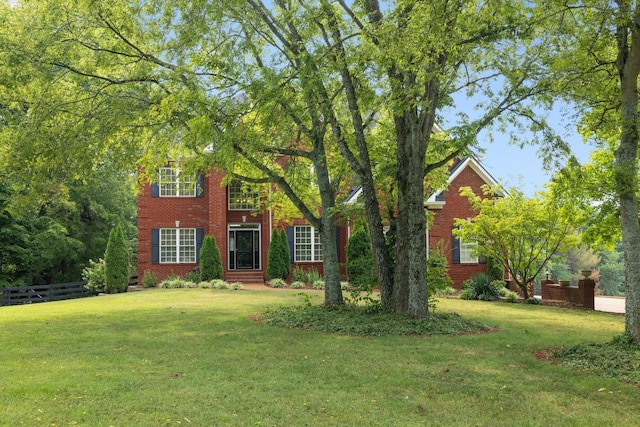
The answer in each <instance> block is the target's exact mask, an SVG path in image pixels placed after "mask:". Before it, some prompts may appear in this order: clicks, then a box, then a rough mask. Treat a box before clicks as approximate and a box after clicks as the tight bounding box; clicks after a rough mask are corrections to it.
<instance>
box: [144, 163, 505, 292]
mask: <svg viewBox="0 0 640 427" xmlns="http://www.w3.org/2000/svg"><path fill="white" fill-rule="evenodd" d="M157 176H158V179H157V182H154V183H152V184H147V185H145V186H144V187H143V189H142V192H141V194H140V195H139V196H138V274H139V277H141V278H142V276H143V274H144V272H145V271H146V270H150V271H153V272H154V273H155V274H156V275H157V277H158V279H159V280H162V279H164V278H166V277H168V276H170V275H172V274H176V275H180V276H184V275H185V274H186V273H188V272H190V271H193V270H194V269H196V268H197V266H198V262H199V252H200V246H201V243H202V239H203V237H204V236H205V235H212V236H214V237H215V239H216V242H217V244H218V248H219V249H220V255H221V258H222V265H223V270H224V277H225V279H226V280H227V281H242V282H245V283H262V282H264V280H265V272H266V267H267V266H266V263H267V253H268V248H269V242H270V239H271V232H272V230H273V229H274V228H276V227H278V228H281V229H282V228H285V227H286V231H287V239H288V242H289V248H290V252H291V262H292V264H294V265H299V266H301V267H302V268H303V269H305V270H306V269H309V268H312V267H313V268H316V269H317V270H318V272H319V273H320V274H322V245H321V242H320V239H319V237H318V234H317V233H316V231H315V230H314V228H313V227H311V226H309V225H308V224H307V223H306V222H305V221H304V220H302V219H299V220H295V221H293V222H292V223H290V224H276V223H275V220H274V215H273V212H271V211H266V212H260V211H258V207H259V197H258V195H257V194H248V193H247V191H246V189H244V188H243V187H242V185H240V183H237V182H232V183H231V184H229V185H228V186H226V187H225V186H222V180H223V177H224V175H223V173H221V172H219V171H216V170H211V171H210V172H209V174H208V175H201V176H199V177H197V178H192V179H189V178H188V177H184V176H182V175H181V174H180V172H179V169H177V168H175V167H171V166H168V167H165V168H161V169H159V170H158V175H157ZM194 180H195V182H194ZM194 184H195V185H194ZM483 184H489V185H494V184H496V182H495V180H494V179H493V178H491V176H490V175H489V174H488V173H487V172H486V171H485V170H484V168H483V167H482V166H481V165H480V162H479V161H478V160H476V159H475V158H472V157H470V158H467V159H463V160H459V161H457V162H456V163H455V164H454V165H453V166H452V167H451V169H450V177H449V185H448V187H447V190H444V191H439V192H437V193H434V194H433V195H432V196H431V197H430V198H429V199H428V200H427V202H426V203H425V208H427V209H429V210H432V211H433V212H434V214H435V215H434V221H433V224H432V226H431V227H430V229H429V230H427V231H426V233H427V236H428V239H427V241H428V244H429V245H430V247H436V246H438V247H442V248H447V259H448V262H449V264H450V270H449V274H450V275H451V277H452V279H453V280H454V285H455V286H456V287H458V288H459V287H460V284H461V283H462V281H463V280H465V279H467V278H469V277H471V276H472V275H473V274H475V273H476V272H479V271H484V270H485V269H486V265H485V264H483V263H481V262H479V260H478V259H477V258H473V257H472V256H471V250H472V248H473V244H467V243H465V242H459V241H458V240H456V239H455V238H453V236H452V227H453V220H454V218H469V217H472V216H473V212H472V211H471V207H470V205H469V202H468V201H467V200H466V198H464V197H461V196H460V195H459V194H458V189H459V188H460V187H463V186H470V187H471V188H473V190H474V191H475V192H476V193H477V194H481V190H480V186H481V185H483ZM358 194H359V192H358V191H353V192H352V193H351V194H350V196H349V197H348V198H347V201H348V200H355V199H356V198H357V196H358ZM350 233H351V230H350V227H349V226H348V225H345V226H341V227H339V228H338V230H337V237H338V239H337V240H338V245H339V262H340V263H341V264H344V263H346V251H345V246H346V243H347V242H348V239H349V236H350ZM343 273H344V272H343Z"/></svg>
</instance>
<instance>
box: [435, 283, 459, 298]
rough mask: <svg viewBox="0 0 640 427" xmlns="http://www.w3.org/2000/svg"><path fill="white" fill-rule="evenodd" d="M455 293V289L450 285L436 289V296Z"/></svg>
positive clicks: (446, 295)
mask: <svg viewBox="0 0 640 427" xmlns="http://www.w3.org/2000/svg"><path fill="white" fill-rule="evenodd" d="M455 294H456V290H455V289H454V288H452V287H451V286H448V287H446V288H444V289H436V296H438V297H441V298H447V297H450V296H453V295H455Z"/></svg>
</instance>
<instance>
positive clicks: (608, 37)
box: [538, 0, 640, 341]
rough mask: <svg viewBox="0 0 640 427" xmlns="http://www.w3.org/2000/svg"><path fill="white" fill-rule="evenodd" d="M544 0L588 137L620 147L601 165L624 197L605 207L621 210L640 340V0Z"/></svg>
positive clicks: (629, 322) (634, 327) (559, 63)
mask: <svg viewBox="0 0 640 427" xmlns="http://www.w3.org/2000/svg"><path fill="white" fill-rule="evenodd" d="M538 3H539V6H540V7H541V8H544V9H545V10H546V11H547V13H549V14H550V16H553V17H554V19H556V18H557V19H556V21H555V22H557V25H554V27H553V28H557V30H558V31H557V32H555V37H554V39H553V42H552V43H550V45H549V46H551V49H550V50H552V51H553V52H554V61H553V62H551V63H550V65H549V70H550V74H554V75H555V76H556V81H557V85H556V89H557V90H558V94H559V95H560V96H564V97H565V98H566V99H567V100H569V101H570V102H571V103H572V104H573V105H575V106H576V107H577V116H578V119H579V122H580V127H579V129H580V131H581V133H582V134H583V135H584V136H585V138H587V139H590V140H592V141H593V142H595V143H596V144H598V145H600V146H601V147H602V148H603V151H604V152H605V153H612V154H613V160H612V161H611V162H610V163H609V164H608V166H605V167H604V168H603V169H602V170H603V171H604V173H607V174H610V181H609V184H613V185H606V186H605V187H604V188H605V192H607V191H609V190H612V191H611V194H614V195H615V197H616V199H617V200H616V203H615V204H612V203H607V204H606V205H605V207H606V208H611V207H613V208H614V211H613V212H616V213H617V214H618V220H619V224H620V228H619V229H620V230H621V234H622V247H623V251H624V261H625V295H626V315H625V331H626V333H627V334H629V335H630V336H631V337H632V338H633V339H634V340H635V341H640V222H639V219H638V140H639V135H638V107H639V105H638V101H639V100H638V78H639V77H640V5H639V4H638V3H637V2H636V1H631V0H615V1H605V0H591V1H577V2H574V3H571V4H567V2H564V1H555V0H549V1H539V2H538ZM609 212H612V211H611V210H610V211H609ZM606 213H607V212H604V214H605V216H606ZM605 232H606V231H605ZM606 234H607V235H609V234H610V233H608V232H607V233H606Z"/></svg>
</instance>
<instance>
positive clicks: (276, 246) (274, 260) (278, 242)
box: [267, 230, 289, 280]
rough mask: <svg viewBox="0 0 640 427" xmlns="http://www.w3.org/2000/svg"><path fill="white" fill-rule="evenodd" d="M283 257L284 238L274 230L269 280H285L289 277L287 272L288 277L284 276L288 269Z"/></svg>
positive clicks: (269, 263) (268, 271) (269, 262)
mask: <svg viewBox="0 0 640 427" xmlns="http://www.w3.org/2000/svg"><path fill="white" fill-rule="evenodd" d="M285 243H286V242H285ZM282 255H283V253H282V236H281V234H280V232H278V230H273V233H272V234H271V242H270V243H269V255H268V265H267V279H269V280H271V279H283V280H284V279H286V277H287V276H288V275H289V274H288V272H287V275H286V276H284V273H285V268H286V267H285V265H284V264H283V260H282ZM287 262H288V260H287Z"/></svg>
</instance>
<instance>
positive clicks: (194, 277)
mask: <svg viewBox="0 0 640 427" xmlns="http://www.w3.org/2000/svg"><path fill="white" fill-rule="evenodd" d="M184 280H186V281H187V282H194V283H198V282H200V273H197V272H195V271H190V272H188V273H187V274H185V275H184Z"/></svg>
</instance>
